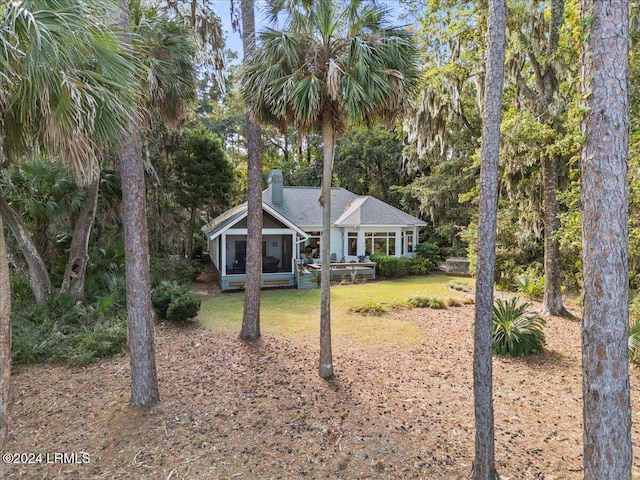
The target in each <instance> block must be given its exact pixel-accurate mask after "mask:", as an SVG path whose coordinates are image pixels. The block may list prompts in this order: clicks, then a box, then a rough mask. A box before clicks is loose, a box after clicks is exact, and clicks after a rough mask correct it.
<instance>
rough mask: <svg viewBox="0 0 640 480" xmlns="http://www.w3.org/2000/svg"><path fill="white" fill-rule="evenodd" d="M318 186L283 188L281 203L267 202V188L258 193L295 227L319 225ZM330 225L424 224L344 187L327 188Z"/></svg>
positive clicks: (320, 217)
mask: <svg viewBox="0 0 640 480" xmlns="http://www.w3.org/2000/svg"><path fill="white" fill-rule="evenodd" d="M319 197H320V188H319V187H283V202H282V203H281V204H274V203H273V202H272V201H271V186H269V188H267V189H266V190H265V191H263V192H262V200H263V201H264V202H265V203H267V204H269V205H271V206H272V207H273V208H275V209H276V210H277V211H278V212H279V213H281V214H282V215H284V216H285V217H287V218H288V219H289V220H291V221H292V222H294V223H295V224H297V225H303V226H306V225H321V224H322V207H320V203H319V202H318V199H319ZM331 223H332V224H334V225H338V226H344V227H346V226H360V225H381V226H385V225H389V226H391V225H393V226H398V225H411V226H424V225H426V223H425V222H423V221H422V220H420V219H419V218H416V217H414V216H413V215H409V214H408V213H405V212H403V211H402V210H399V209H397V208H395V207H393V206H391V205H389V204H388V203H385V202H383V201H382V200H378V199H377V198H375V197H371V196H358V195H356V194H355V193H351V192H350V191H348V190H345V189H344V188H339V187H334V188H332V189H331Z"/></svg>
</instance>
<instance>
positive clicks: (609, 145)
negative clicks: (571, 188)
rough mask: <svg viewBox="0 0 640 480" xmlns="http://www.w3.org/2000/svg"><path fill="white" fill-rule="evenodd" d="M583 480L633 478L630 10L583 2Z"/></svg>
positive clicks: (601, 0)
mask: <svg viewBox="0 0 640 480" xmlns="http://www.w3.org/2000/svg"><path fill="white" fill-rule="evenodd" d="M582 12H583V18H584V20H583V25H586V27H585V28H586V29H587V31H586V32H585V33H586V34H587V39H586V41H585V42H584V44H583V56H582V81H583V89H584V92H583V98H584V99H585V104H586V105H585V106H586V108H585V112H586V113H585V114H584V116H583V118H582V133H583V135H584V138H585V141H584V144H583V146H582V156H581V176H582V195H581V200H582V275H583V283H584V287H583V293H582V298H583V309H582V368H583V374H582V379H583V402H584V403H583V420H584V478H585V479H586V480H596V479H597V480H607V479H610V480H614V479H615V480H624V479H630V478H631V467H632V459H633V456H632V447H631V405H630V392H629V362H628V353H627V341H628V334H629V331H628V330H629V323H628V322H629V319H628V315H629V310H628V296H629V283H628V282H629V279H628V275H629V271H628V250H627V249H628V244H627V242H628V226H627V222H628V199H627V163H626V162H627V155H628V140H629V139H628V136H629V100H628V94H629V63H628V60H629V59H628V48H629V4H628V2H611V1H604V0H583V2H582Z"/></svg>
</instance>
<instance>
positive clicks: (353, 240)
mask: <svg viewBox="0 0 640 480" xmlns="http://www.w3.org/2000/svg"><path fill="white" fill-rule="evenodd" d="M347 255H354V256H355V255H358V232H349V233H347Z"/></svg>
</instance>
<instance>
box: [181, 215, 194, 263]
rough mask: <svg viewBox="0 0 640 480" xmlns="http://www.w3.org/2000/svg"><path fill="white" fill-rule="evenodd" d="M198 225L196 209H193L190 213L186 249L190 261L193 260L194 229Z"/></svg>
mask: <svg viewBox="0 0 640 480" xmlns="http://www.w3.org/2000/svg"><path fill="white" fill-rule="evenodd" d="M195 223H196V207H191V212H189V228H188V231H187V245H186V248H185V252H184V253H185V256H186V257H187V258H188V259H189V260H193V229H194V225H195Z"/></svg>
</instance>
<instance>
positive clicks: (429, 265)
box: [409, 244, 435, 275]
mask: <svg viewBox="0 0 640 480" xmlns="http://www.w3.org/2000/svg"><path fill="white" fill-rule="evenodd" d="M420 245H422V244H420ZM434 266H435V264H434V263H433V262H432V261H431V260H429V259H428V258H422V257H415V258H412V259H411V260H410V261H409V273H410V274H411V275H427V274H428V273H429V272H430V271H431V270H433V267H434Z"/></svg>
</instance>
